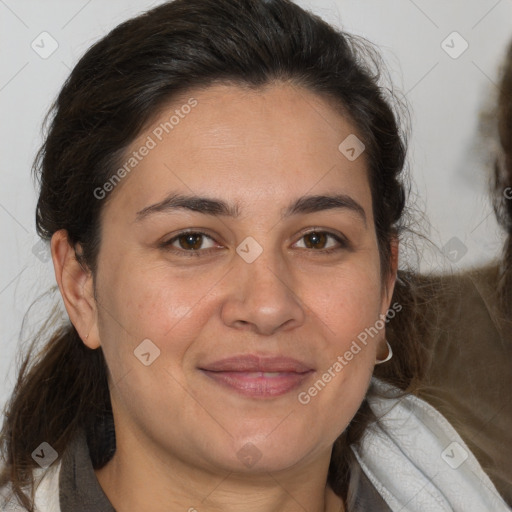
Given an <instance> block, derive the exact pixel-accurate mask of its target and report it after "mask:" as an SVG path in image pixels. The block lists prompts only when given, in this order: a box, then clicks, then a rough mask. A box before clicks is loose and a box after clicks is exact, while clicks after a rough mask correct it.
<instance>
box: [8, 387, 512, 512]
mask: <svg viewBox="0 0 512 512" xmlns="http://www.w3.org/2000/svg"><path fill="white" fill-rule="evenodd" d="M376 391H377V392H380V393H384V394H386V396H393V394H394V393H396V392H397V389H396V388H394V387H392V386H390V385H389V384H386V383H384V382H382V381H380V380H378V379H376V378H372V382H371V386H370V390H369V393H368V402H369V404H370V407H371V408H372V410H373V411H374V413H375V415H376V416H377V418H379V421H378V422H377V423H376V424H374V425H372V426H370V427H369V428H368V429H367V430H366V432H365V434H364V436H363V439H362V441H361V444H360V447H359V448H356V447H354V446H353V447H352V449H353V451H354V453H355V455H356V458H357V460H358V462H359V464H360V465H361V468H362V470H363V471H364V473H365V474H366V475H367V477H368V479H369V480H370V481H371V483H372V484H373V485H374V486H375V488H376V489H377V491H378V492H379V494H380V495H381V496H382V497H383V499H384V500H385V502H386V503H387V505H388V506H389V507H390V509H391V510H392V511H393V512H399V511H400V512H510V511H512V509H511V508H510V507H508V506H507V504H506V503H505V502H504V501H503V499H502V498H501V497H500V495H499V493H498V491H497V490H496V488H495V487H494V485H493V484H492V482H491V481H490V479H489V477H488V476H487V475H486V474H485V473H484V471H483V469H482V468H481V466H480V464H479V463H478V461H477V460H476V459H475V457H474V455H473V454H472V453H471V452H470V450H469V448H468V447H467V446H466V444H465V443H464V442H463V441H462V439H461V438H460V436H459V435H458V434H457V432H456V431H455V430H454V428H453V427H452V426H451V425H450V424H449V423H448V421H447V420H446V419H445V418H444V416H442V415H441V414H440V413H439V412H438V411H437V410H435V409H434V408H433V407H431V406H430V405H429V404H427V403H426V402H425V401H423V400H421V399H419V398H417V397H415V396H412V395H406V396H405V397H402V398H382V397H380V396H378V395H376V394H375V392H376ZM60 466H61V461H59V462H56V463H55V464H53V465H52V466H50V468H49V469H47V470H43V469H37V470H35V471H34V473H35V476H36V479H38V480H40V479H41V478H42V480H40V484H39V485H38V487H37V490H36V503H35V505H36V512H61V509H60V505H59V471H60ZM6 496H8V495H7V494H6V490H4V489H2V490H0V497H4V498H5V497H6ZM14 503H15V501H14V499H13V500H11V502H10V503H9V504H7V505H4V507H3V508H2V510H3V511H5V512H21V511H22V510H24V509H23V508H21V507H20V506H19V505H15V504H14Z"/></svg>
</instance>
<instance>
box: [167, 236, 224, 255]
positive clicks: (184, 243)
mask: <svg viewBox="0 0 512 512" xmlns="http://www.w3.org/2000/svg"><path fill="white" fill-rule="evenodd" d="M208 244H209V245H208ZM214 246H215V241H214V240H213V238H212V237H210V236H209V235H207V234H206V233H202V232H199V231H197V232H196V231H187V232H184V233H180V234H178V235H176V236H175V237H173V238H171V239H170V240H168V241H167V242H163V243H162V244H161V247H162V249H166V250H168V251H172V252H175V253H181V254H182V255H187V256H192V255H193V256H199V255H200V254H204V253H206V252H208V250H209V249H213V248H214Z"/></svg>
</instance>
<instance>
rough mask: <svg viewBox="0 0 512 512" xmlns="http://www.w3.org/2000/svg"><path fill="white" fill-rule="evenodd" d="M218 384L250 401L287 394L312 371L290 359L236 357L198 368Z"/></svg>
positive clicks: (305, 364)
mask: <svg viewBox="0 0 512 512" xmlns="http://www.w3.org/2000/svg"><path fill="white" fill-rule="evenodd" d="M199 369H200V370H201V371H202V372H203V373H204V374H205V375H206V376H207V377H209V378H210V379H212V380H214V381H215V382H216V383H217V384H219V385H221V386H223V387H225V388H230V389H231V390H233V391H235V392H237V393H239V394H242V395H245V396H250V397H253V398H270V397H276V396H280V395H283V394H285V393H289V392H290V391H292V390H293V389H295V388H297V387H298V386H300V385H301V384H302V383H303V382H304V381H305V380H306V379H308V378H309V377H310V376H311V374H312V373H314V368H312V366H311V365H309V364H307V363H305V362H302V361H298V360H296V359H292V358H289V357H261V356H256V355H246V356H235V357H230V358H227V359H222V360H219V361H215V362H213V363H209V364H207V365H205V366H203V367H200V368H199Z"/></svg>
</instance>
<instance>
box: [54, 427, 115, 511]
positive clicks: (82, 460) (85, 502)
mask: <svg viewBox="0 0 512 512" xmlns="http://www.w3.org/2000/svg"><path fill="white" fill-rule="evenodd" d="M59 501H60V509H61V512H92V511H94V512H116V510H115V509H114V507H113V506H112V504H111V503H110V501H109V500H108V498H107V496H106V495H105V493H104V492H103V489H102V488H101V486H100V484H99V482H98V479H97V478H96V474H95V473H94V469H93V466H92V462H91V457H90V454H89V447H88V445H87V440H86V437H85V432H84V431H83V430H78V431H77V432H76V435H75V436H74V437H73V438H72V440H71V442H70V443H69V445H68V448H67V449H66V451H65V452H64V454H63V456H62V465H61V469H60V473H59Z"/></svg>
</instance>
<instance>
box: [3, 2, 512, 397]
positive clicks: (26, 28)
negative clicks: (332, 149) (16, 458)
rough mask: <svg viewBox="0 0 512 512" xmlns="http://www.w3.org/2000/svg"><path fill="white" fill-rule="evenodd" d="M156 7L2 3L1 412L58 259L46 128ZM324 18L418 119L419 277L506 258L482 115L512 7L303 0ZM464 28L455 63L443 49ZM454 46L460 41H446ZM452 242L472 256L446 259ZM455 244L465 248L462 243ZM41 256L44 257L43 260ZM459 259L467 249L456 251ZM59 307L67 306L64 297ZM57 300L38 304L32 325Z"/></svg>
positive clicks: (511, 28)
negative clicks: (425, 231)
mask: <svg viewBox="0 0 512 512" xmlns="http://www.w3.org/2000/svg"><path fill="white" fill-rule="evenodd" d="M158 3H160V2H154V1H153V2H149V1H145V0H137V1H135V0H131V1H127V0H122V1H121V0H109V1H108V2H105V1H100V0H65V1H64V0H60V1H56V0H44V1H41V0H32V1H29V0H21V1H20V0H18V1H14V0H0V62H1V66H0V108H1V116H0V119H1V122H0V130H1V132H0V155H1V159H0V177H1V185H0V229H1V235H2V237H1V239H2V244H1V246H2V251H1V255H0V269H1V270H0V321H1V331H0V332H1V339H0V348H1V350H0V375H1V376H2V378H1V379H0V405H1V404H3V403H4V402H5V400H6V399H7V397H8V394H9V393H10V391H11V389H12V386H13V383H14V377H15V370H16V363H17V360H16V359H15V355H16V353H17V350H18V349H19V347H20V343H21V342H22V341H25V340H26V339H27V338H29V335H30V332H31V331H30V330H28V331H24V333H23V335H21V334H20V330H21V324H22V320H23V316H24V314H25V313H26V311H27V309H28V307H29V306H30V304H32V302H33V301H34V300H35V299H36V298H37V297H38V296H39V295H40V294H42V293H43V292H45V291H47V290H48V289H49V288H50V287H51V286H52V285H53V284H54V276H53V266H52V263H51V260H46V261H45V260H44V258H43V259H41V258H38V257H36V256H35V255H34V253H33V248H34V246H35V245H36V243H37V241H38V238H37V236H36V233H35V220H34V219H35V204H36V198H37V191H36V189H35V185H34V183H33V181H32V178H31V174H30V167H31V164H32V161H33V158H34V156H35V153H36V150H37V149H38V147H39V145H40V143H41V131H40V130H41V123H42V120H43V117H44V115H45V113H46V111H47V110H48V108H49V106H50V104H51V102H52V101H53V99H54V98H55V96H56V94H57V93H58V91H59V88H60V87H61V85H62V84H63V82H64V80H65V79H66V77H67V75H68V74H69V72H70V70H71V69H72V67H73V66H74V64H75V63H76V62H77V60H78V59H79V57H80V56H81V55H82V54H83V53H84V52H85V51H86V49H87V48H88V47H89V46H90V45H91V44H92V43H93V42H95V41H96V40H97V39H98V38H99V37H101V36H103V35H104V34H106V33H107V32H108V31H109V30H110V29H112V28H113V27H114V26H116V25H117V24H119V23H120V22H122V21H124V20H125V19H127V18H129V17H131V16H132V15H134V14H137V13H139V12H141V11H143V10H145V9H147V8H149V7H151V6H153V5H156V4H158ZM298 3H299V4H300V5H302V6H303V7H306V8H309V9H310V10H312V11H314V12H315V13H317V14H319V15H320V16H321V17H323V18H324V19H326V20H327V21H329V22H331V23H334V24H336V25H338V26H341V27H342V28H344V29H345V30H347V31H349V32H353V33H357V34H361V35H363V36H365V37H367V38H368V39H370V40H371V41H373V42H374V43H376V44H377V45H378V46H379V47H380V48H381V51H382V53H383V56H384V58H385V61H386V63H387V65H388V67H389V68H390V70H391V73H392V77H393V81H394V83H395V85H396V86H397V88H398V89H399V90H400V91H402V93H404V94H405V95H406V98H407V101H408V102H409V106H410V108H411V113H412V138H411V141H410V142H411V143H410V155H409V165H410V167H411V172H412V174H413V178H414V181H415V184H416V189H417V192H418V196H419V199H418V206H419V207H420V208H424V210H425V211H426V213H427V215H428V217H429V219H430V222H431V224H432V229H431V231H430V233H429V236H430V239H431V240H432V241H433V242H434V244H436V245H437V247H438V250H435V249H433V248H430V249H428V251H427V248H424V251H425V252H420V255H421V258H422V261H421V267H422V269H423V270H432V269H434V270H438V269H440V268H442V269H444V270H450V269H452V270H457V269H460V268H467V267H469V266H472V265H477V264H482V263H484V262H486V261H488V260H490V259H492V258H493V257H496V256H497V255H498V254H499V251H500V248H501V244H502V234H501V232H500V231H499V229H498V228H497V225H496V222H495V220H494V216H493V214H492V210H491V206H490V201H489V196H488V193H487V179H488V169H487V166H486V150H485V148H486V147H487V142H486V141H485V140H482V138H481V136H480V134H479V130H478V115H479V112H480V111H481V109H482V108H485V107H487V106H488V105H489V104H491V103H492V101H493V97H494V94H495V93H496V84H497V76H498V69H499V64H500V62H501V59H502V57H503V56H504V52H505V48H506V46H507V44H508V41H509V39H511V38H512V21H511V20H512V0H451V1H446V0H414V1H413V0H338V1H327V0H315V1H313V0H311V1H309V2H305V1H301V2H298ZM44 31H46V32H48V33H49V34H51V36H52V37H53V38H54V39H55V40H56V41H57V43H58V48H57V50H56V51H55V52H54V53H53V54H52V55H51V56H50V57H48V58H47V59H43V58H41V57H40V56H39V55H38V54H37V53H36V52H35V51H34V50H33V49H32V48H31V43H32V41H34V40H35V41H36V42H37V41H38V40H39V39H38V37H39V36H40V34H41V33H42V32H44ZM454 31H456V32H458V33H459V34H460V36H461V37H462V38H463V39H464V40H465V41H466V42H467V43H468V44H469V47H468V49H467V50H466V51H465V52H464V53H463V54H462V55H461V56H460V57H458V58H456V59H454V58H452V57H450V56H449V55H448V54H447V53H446V52H445V51H444V50H443V48H442V46H441V44H442V42H443V41H444V40H445V39H446V38H447V36H449V35H450V34H452V32H454ZM447 42H448V44H449V45H451V46H454V49H453V50H452V51H457V50H458V49H460V48H461V46H460V44H463V41H462V39H460V37H459V36H457V35H456V36H451V38H449V39H448V40H447ZM453 237H457V239H458V240H460V243H462V244H464V246H465V247H466V248H467V252H466V253H465V254H464V255H463V257H461V258H460V259H459V260H458V261H456V262H453V261H449V259H447V258H446V257H444V256H443V254H442V248H443V246H444V245H445V244H446V243H447V242H448V241H449V240H450V239H452V238H453ZM459 245H460V244H459ZM43 254H44V253H43ZM460 254H462V253H460ZM53 300H55V301H57V302H60V297H59V296H58V294H57V295H55V296H54V298H53ZM51 304H52V300H44V301H41V302H40V303H39V305H38V306H37V307H35V308H34V312H33V314H31V315H30V319H29V320H30V321H29V326H32V327H33V329H36V328H37V324H36V322H37V321H40V320H41V319H44V317H45V315H47V314H48V310H49V308H50V306H51Z"/></svg>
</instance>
